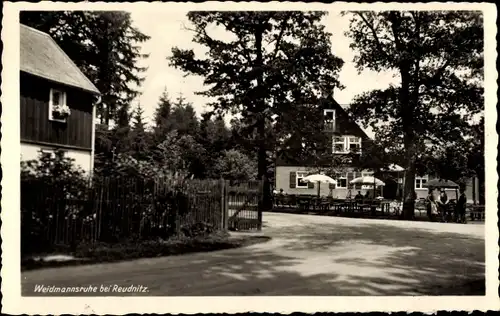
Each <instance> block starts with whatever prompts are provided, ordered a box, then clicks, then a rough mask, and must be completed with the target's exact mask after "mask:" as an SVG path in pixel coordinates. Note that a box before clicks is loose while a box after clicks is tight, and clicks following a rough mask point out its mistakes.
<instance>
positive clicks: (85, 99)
mask: <svg viewBox="0 0 500 316" xmlns="http://www.w3.org/2000/svg"><path fill="white" fill-rule="evenodd" d="M20 97H21V100H20V119H21V121H20V126H21V159H22V160H31V159H37V158H38V157H39V152H40V151H43V152H53V151H54V150H56V149H62V150H63V151H64V152H65V153H66V154H67V156H68V157H70V158H73V159H75V163H76V164H77V165H79V166H80V167H82V168H83V169H84V170H86V171H91V170H92V169H93V164H94V138H95V132H94V131H95V117H96V115H95V105H96V104H97V103H98V102H99V101H100V93H99V90H98V89H97V88H96V87H95V85H94V84H93V83H92V82H91V81H90V80H89V79H88V78H87V77H86V76H85V75H84V74H83V73H82V71H81V70H80V69H79V68H78V67H77V66H76V65H75V64H74V62H73V61H72V60H71V59H70V58H69V57H68V55H67V54H66V53H65V52H64V51H63V50H62V49H61V47H59V45H57V43H56V42H55V41H54V39H53V38H52V37H51V36H50V35H48V34H46V33H43V32H40V31H38V30H36V29H33V28H31V27H28V26H25V25H21V28H20Z"/></svg>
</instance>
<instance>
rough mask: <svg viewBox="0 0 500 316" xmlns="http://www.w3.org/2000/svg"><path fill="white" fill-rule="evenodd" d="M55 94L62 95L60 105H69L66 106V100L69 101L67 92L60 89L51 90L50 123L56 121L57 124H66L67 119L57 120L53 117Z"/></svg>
mask: <svg viewBox="0 0 500 316" xmlns="http://www.w3.org/2000/svg"><path fill="white" fill-rule="evenodd" d="M55 92H59V93H60V95H61V99H60V100H59V101H60V103H59V104H60V105H63V106H64V105H67V104H66V101H67V100H66V99H67V96H66V92H65V91H62V90H60V89H53V88H51V89H50V96H49V120H50V121H56V122H62V123H66V119H56V118H54V117H53V116H52V109H53V107H54V99H53V96H54V93H55Z"/></svg>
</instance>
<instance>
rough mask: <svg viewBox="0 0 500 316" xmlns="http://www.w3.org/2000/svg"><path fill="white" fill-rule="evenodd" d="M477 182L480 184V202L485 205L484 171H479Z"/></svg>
mask: <svg viewBox="0 0 500 316" xmlns="http://www.w3.org/2000/svg"><path fill="white" fill-rule="evenodd" d="M477 184H478V193H479V204H481V205H485V203H486V199H485V174H484V171H482V170H481V171H480V172H478V173H477Z"/></svg>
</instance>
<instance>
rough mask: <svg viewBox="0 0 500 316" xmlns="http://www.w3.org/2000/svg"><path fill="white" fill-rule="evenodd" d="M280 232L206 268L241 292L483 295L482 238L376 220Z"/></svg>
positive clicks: (271, 293)
mask: <svg viewBox="0 0 500 316" xmlns="http://www.w3.org/2000/svg"><path fill="white" fill-rule="evenodd" d="M279 237H280V238H282V240H284V241H285V242H283V243H282V244H281V245H279V246H278V247H277V249H273V250H269V251H267V250H260V251H256V252H254V253H253V254H250V258H248V256H247V258H246V260H245V261H238V262H237V263H233V262H234V260H233V259H232V258H234V257H233V256H235V255H236V254H233V253H231V254H229V253H227V254H226V253H218V254H217V256H218V257H219V258H225V260H222V261H221V262H222V263H221V264H219V265H217V266H216V267H210V268H207V269H206V270H207V272H208V273H210V274H217V275H218V276H219V277H221V278H222V277H226V278H233V279H235V280H237V281H236V282H238V281H239V282H240V286H241V289H242V291H241V293H239V294H241V295H243V294H259V293H260V292H262V294H267V295H273V294H277V295H280V294H286V295H485V281H484V278H485V277H484V273H485V265H484V262H485V248H484V240H483V239H480V238H475V237H471V236H468V235H462V234H457V233H447V232H436V231H430V230H415V228H407V229H405V228H401V227H395V226H389V225H381V224H380V223H377V224H366V225H360V226H331V225H325V226H306V227H301V228H300V229H299V228H296V227H292V226H290V227H282V228H280V236H279ZM260 248H261V247H260ZM256 250H257V248H256ZM315 253H321V254H323V255H322V256H319V257H315V256H314V254H315ZM248 281H251V282H248ZM248 283H250V284H252V288H248V286H247V285H246V284H248ZM275 283H277V284H279V287H278V286H274V285H273V284H275ZM232 287H234V285H233V286H232ZM224 289H225V288H224V287H222V288H220V289H219V290H220V291H221V292H224ZM243 289H246V290H243ZM262 289H267V290H265V291H263V290H262ZM216 291H217V289H216ZM235 295H238V293H235Z"/></svg>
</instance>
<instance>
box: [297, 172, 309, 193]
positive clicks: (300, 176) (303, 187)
mask: <svg viewBox="0 0 500 316" xmlns="http://www.w3.org/2000/svg"><path fill="white" fill-rule="evenodd" d="M305 177H307V171H297V172H296V173H295V187H296V188H297V189H307V188H309V185H308V184H307V183H305V186H303V185H299V179H304V178H305Z"/></svg>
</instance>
